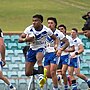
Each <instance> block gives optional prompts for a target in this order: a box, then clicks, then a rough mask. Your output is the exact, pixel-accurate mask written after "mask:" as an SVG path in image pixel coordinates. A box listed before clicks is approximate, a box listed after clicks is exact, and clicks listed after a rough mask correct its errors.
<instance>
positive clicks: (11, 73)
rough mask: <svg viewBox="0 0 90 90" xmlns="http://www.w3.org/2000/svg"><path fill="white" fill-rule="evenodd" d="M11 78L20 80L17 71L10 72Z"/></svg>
mask: <svg viewBox="0 0 90 90" xmlns="http://www.w3.org/2000/svg"><path fill="white" fill-rule="evenodd" d="M7 74H8V77H9V78H18V73H17V72H16V71H8V73H7Z"/></svg>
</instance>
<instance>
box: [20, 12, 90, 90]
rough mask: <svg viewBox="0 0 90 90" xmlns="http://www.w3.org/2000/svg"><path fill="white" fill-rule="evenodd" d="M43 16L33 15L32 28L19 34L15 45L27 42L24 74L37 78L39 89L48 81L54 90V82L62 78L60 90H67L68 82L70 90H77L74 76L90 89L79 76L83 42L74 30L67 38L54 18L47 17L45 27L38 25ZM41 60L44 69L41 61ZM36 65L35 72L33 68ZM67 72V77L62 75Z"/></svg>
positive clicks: (89, 81) (83, 76) (64, 30)
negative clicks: (37, 76) (62, 86)
mask: <svg viewBox="0 0 90 90" xmlns="http://www.w3.org/2000/svg"><path fill="white" fill-rule="evenodd" d="M42 22H43V16H42V15H38V14H36V15H34V16H33V18H32V25H30V26H28V27H27V28H26V29H25V31H24V33H22V34H21V36H20V38H19V42H20V43H23V42H30V49H29V50H28V52H27V54H26V63H25V74H26V76H30V75H35V74H38V75H39V84H40V87H41V88H42V87H43V86H44V84H45V83H46V80H47V79H48V78H51V79H52V81H53V90H58V83H60V78H61V76H62V79H63V82H64V90H68V79H69V82H70V85H71V86H72V90H77V83H76V78H75V77H74V73H75V74H76V75H77V76H78V77H80V78H82V79H83V80H85V82H86V83H87V84H88V86H89V87H90V80H88V78H87V77H86V76H85V75H83V74H80V54H81V53H82V52H83V51H84V47H83V43H82V41H81V40H80V39H79V38H78V30H77V29H76V28H72V31H71V35H70V36H69V35H66V31H67V29H66V26H65V25H63V24H60V25H59V26H58V28H57V20H56V18H54V17H49V18H47V23H48V27H46V26H45V25H43V24H42ZM43 59H44V66H43V65H42V60H43ZM36 62H37V64H38V70H35V69H34V64H35V63H36ZM66 72H68V77H67V75H66Z"/></svg>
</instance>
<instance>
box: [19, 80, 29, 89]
mask: <svg viewBox="0 0 90 90" xmlns="http://www.w3.org/2000/svg"><path fill="white" fill-rule="evenodd" d="M18 90H28V85H27V80H26V79H19V88H18Z"/></svg>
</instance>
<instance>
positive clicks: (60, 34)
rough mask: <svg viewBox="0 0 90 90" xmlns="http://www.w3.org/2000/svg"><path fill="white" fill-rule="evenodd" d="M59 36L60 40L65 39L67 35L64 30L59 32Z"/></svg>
mask: <svg viewBox="0 0 90 90" xmlns="http://www.w3.org/2000/svg"><path fill="white" fill-rule="evenodd" d="M58 36H59V39H60V40H63V39H64V38H65V35H64V34H63V33H62V32H60V31H59V32H58Z"/></svg>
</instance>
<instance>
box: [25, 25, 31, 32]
mask: <svg viewBox="0 0 90 90" xmlns="http://www.w3.org/2000/svg"><path fill="white" fill-rule="evenodd" d="M31 29H32V25H30V26H28V27H27V28H26V29H25V30H24V33H25V34H29V33H30V30H31ZM31 33H32V32H31Z"/></svg>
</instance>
